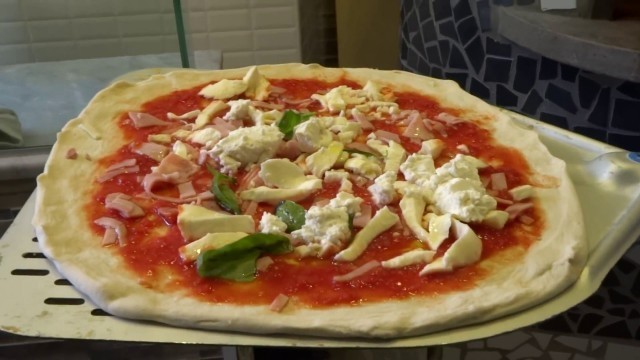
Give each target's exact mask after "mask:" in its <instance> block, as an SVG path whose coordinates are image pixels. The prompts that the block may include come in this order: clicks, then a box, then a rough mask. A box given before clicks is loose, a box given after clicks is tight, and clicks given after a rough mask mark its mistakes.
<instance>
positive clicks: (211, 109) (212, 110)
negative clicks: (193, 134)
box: [193, 101, 228, 130]
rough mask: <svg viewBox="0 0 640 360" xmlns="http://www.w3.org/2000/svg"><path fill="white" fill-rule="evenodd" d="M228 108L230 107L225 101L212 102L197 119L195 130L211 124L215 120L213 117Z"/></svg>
mask: <svg viewBox="0 0 640 360" xmlns="http://www.w3.org/2000/svg"><path fill="white" fill-rule="evenodd" d="M227 106H228V105H227V104H225V103H224V102H223V101H212V102H211V103H210V104H209V105H207V106H206V107H205V108H204V109H202V111H201V112H200V114H199V115H198V117H196V121H195V123H194V127H193V130H198V129H200V128H202V127H203V126H205V125H207V124H209V123H210V122H211V119H212V118H213V115H215V114H217V113H218V112H220V111H222V110H224V109H226V108H227Z"/></svg>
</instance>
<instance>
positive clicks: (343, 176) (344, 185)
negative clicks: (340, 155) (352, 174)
mask: <svg viewBox="0 0 640 360" xmlns="http://www.w3.org/2000/svg"><path fill="white" fill-rule="evenodd" d="M324 181H325V182H329V183H330V182H339V183H340V188H339V189H338V191H344V192H348V193H352V192H353V184H352V183H351V181H349V173H348V172H346V171H344V170H329V171H327V172H325V173H324Z"/></svg>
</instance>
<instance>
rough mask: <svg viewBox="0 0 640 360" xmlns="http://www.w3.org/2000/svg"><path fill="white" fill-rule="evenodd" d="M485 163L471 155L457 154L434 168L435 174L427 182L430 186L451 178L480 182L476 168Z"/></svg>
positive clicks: (434, 186)
mask: <svg viewBox="0 0 640 360" xmlns="http://www.w3.org/2000/svg"><path fill="white" fill-rule="evenodd" d="M484 166H486V164H485V163H484V162H483V161H482V160H479V159H476V158H474V157H473V156H469V155H463V154H457V155H456V156H455V157H454V158H453V159H451V160H449V161H448V162H447V163H445V164H444V165H442V166H440V167H439V168H438V169H436V172H435V175H434V176H432V177H431V179H430V180H429V183H430V185H431V187H432V188H434V189H435V188H436V187H437V186H438V185H440V184H443V183H445V182H447V181H449V180H451V179H453V178H459V179H468V180H472V181H473V182H478V183H480V175H478V169H480V168H482V167H484Z"/></svg>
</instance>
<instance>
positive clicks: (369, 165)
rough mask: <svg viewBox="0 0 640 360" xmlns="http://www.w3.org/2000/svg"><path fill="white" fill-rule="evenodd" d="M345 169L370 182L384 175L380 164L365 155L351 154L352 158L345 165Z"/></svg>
mask: <svg viewBox="0 0 640 360" xmlns="http://www.w3.org/2000/svg"><path fill="white" fill-rule="evenodd" d="M344 168H345V169H347V170H349V171H351V172H352V173H354V174H356V175H362V176H364V177H366V178H367V179H369V180H373V179H375V178H376V177H378V176H379V175H380V174H382V166H381V164H380V162H379V161H378V160H377V159H376V158H374V157H373V156H366V155H363V154H351V157H349V159H348V160H347V161H346V162H345V163H344Z"/></svg>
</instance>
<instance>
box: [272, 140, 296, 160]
mask: <svg viewBox="0 0 640 360" xmlns="http://www.w3.org/2000/svg"><path fill="white" fill-rule="evenodd" d="M300 154H302V150H301V149H300V143H298V140H295V139H292V140H289V141H285V142H281V143H280V147H279V148H278V151H277V152H276V155H277V156H278V157H284V158H287V159H289V160H295V159H297V158H298V156H300Z"/></svg>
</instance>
